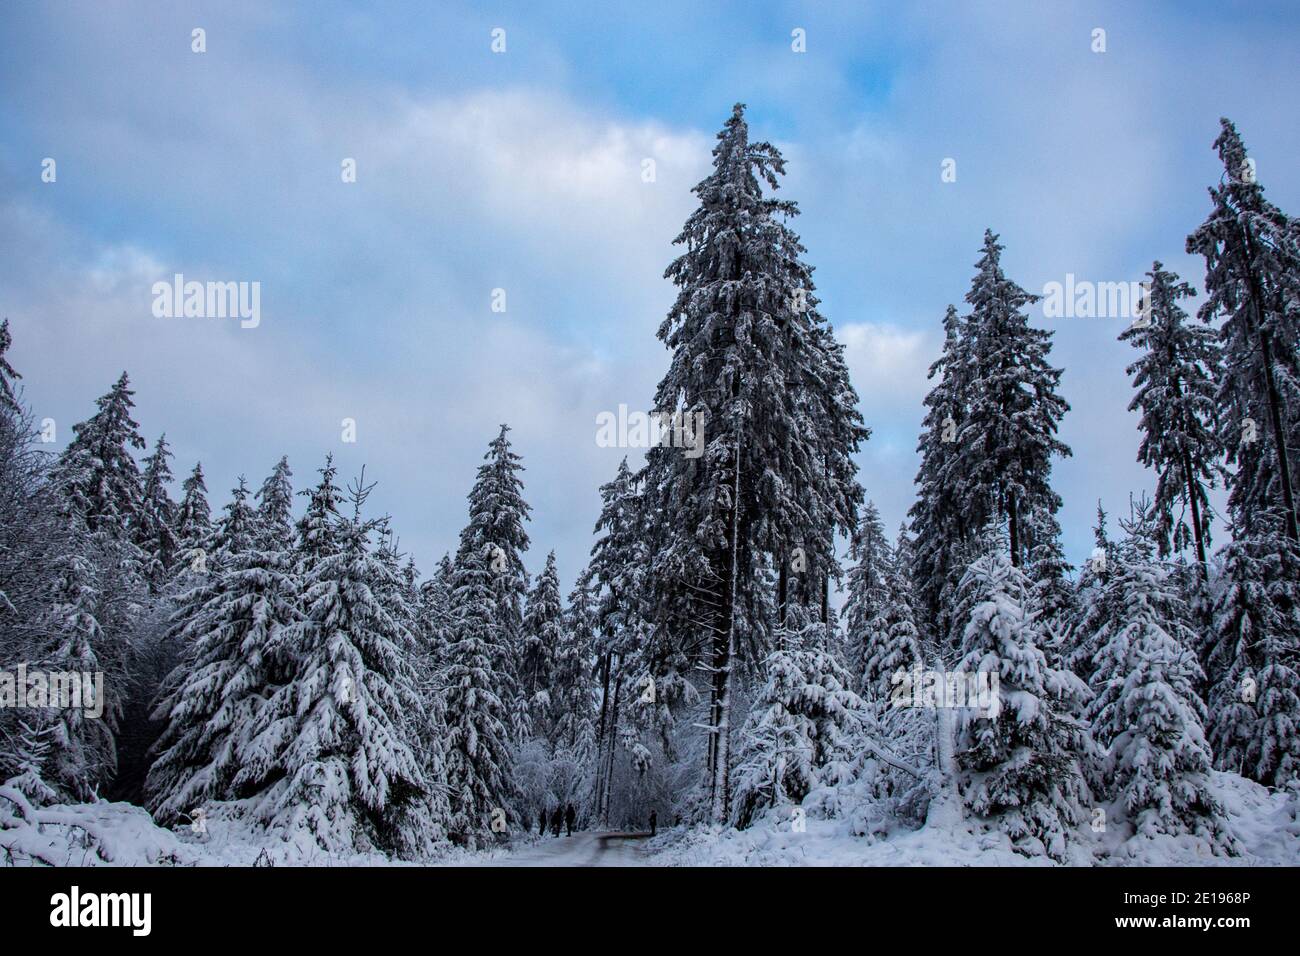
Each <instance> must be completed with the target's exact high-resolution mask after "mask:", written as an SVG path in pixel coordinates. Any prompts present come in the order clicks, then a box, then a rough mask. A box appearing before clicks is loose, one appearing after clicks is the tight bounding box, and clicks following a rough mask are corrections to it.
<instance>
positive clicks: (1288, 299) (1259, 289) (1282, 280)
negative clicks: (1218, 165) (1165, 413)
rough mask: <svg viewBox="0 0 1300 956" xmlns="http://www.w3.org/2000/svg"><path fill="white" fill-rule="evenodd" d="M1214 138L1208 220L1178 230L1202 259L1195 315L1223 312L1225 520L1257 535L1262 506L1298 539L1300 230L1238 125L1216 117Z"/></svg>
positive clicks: (1207, 319)
mask: <svg viewBox="0 0 1300 956" xmlns="http://www.w3.org/2000/svg"><path fill="white" fill-rule="evenodd" d="M1219 124H1220V132H1219V136H1218V138H1217V139H1216V140H1215V141H1214V148H1215V149H1216V150H1218V153H1219V158H1220V159H1221V160H1222V161H1223V168H1224V177H1223V179H1222V180H1221V184H1220V185H1219V186H1218V187H1217V188H1214V187H1211V189H1210V200H1211V202H1212V203H1213V205H1214V208H1213V210H1212V211H1211V212H1210V215H1209V217H1208V218H1207V219H1206V220H1205V222H1203V223H1202V224H1201V225H1200V227H1198V228H1197V229H1196V231H1195V232H1193V233H1192V234H1191V235H1190V236H1188V237H1187V251H1188V252H1189V253H1192V254H1195V255H1201V256H1204V257H1205V269H1206V272H1205V293H1206V298H1205V301H1204V302H1203V303H1202V304H1201V307H1200V309H1199V310H1198V313H1197V314H1198V315H1199V316H1200V318H1201V319H1202V320H1203V321H1205V322H1214V321H1215V320H1217V319H1220V318H1221V319H1222V320H1223V322H1222V325H1220V326H1219V341H1220V342H1221V344H1222V346H1223V353H1222V360H1223V364H1222V372H1221V374H1220V376H1219V380H1218V411H1219V416H1218V422H1219V426H1220V429H1221V433H1220V434H1221V439H1222V442H1223V446H1224V448H1225V450H1226V454H1227V460H1228V462H1229V463H1234V462H1235V463H1236V466H1237V467H1236V471H1235V474H1234V475H1233V477H1232V480H1231V482H1230V484H1229V489H1230V490H1229V495H1228V505H1229V507H1230V508H1231V509H1232V512H1233V525H1234V527H1236V528H1238V529H1239V532H1240V533H1242V534H1246V535H1255V534H1258V533H1259V530H1258V527H1257V525H1258V524H1259V523H1261V522H1263V523H1266V524H1272V522H1270V521H1269V520H1268V519H1267V518H1266V513H1267V512H1270V511H1271V512H1274V513H1276V514H1277V515H1278V516H1279V518H1280V525H1281V529H1280V531H1281V533H1282V534H1285V535H1286V536H1287V537H1289V538H1290V539H1291V540H1292V541H1296V540H1298V539H1300V533H1298V532H1297V527H1296V525H1297V516H1296V508H1297V505H1296V500H1295V499H1296V490H1295V485H1296V472H1297V468H1300V459H1297V457H1296V456H1297V454H1300V228H1297V225H1296V223H1295V221H1294V220H1292V219H1290V218H1289V217H1287V215H1286V214H1285V213H1283V212H1282V211H1281V210H1280V209H1278V208H1277V207H1276V206H1274V205H1273V204H1272V203H1270V202H1269V201H1268V200H1266V199H1265V198H1264V187H1263V186H1261V185H1260V183H1259V180H1258V178H1257V177H1256V175H1255V166H1254V161H1253V160H1250V159H1248V158H1247V156H1246V147H1245V146H1244V145H1243V143H1242V141H1241V137H1240V135H1238V133H1237V128H1236V127H1235V126H1234V125H1233V124H1232V123H1231V122H1229V121H1228V120H1227V119H1221V120H1220V121H1219Z"/></svg>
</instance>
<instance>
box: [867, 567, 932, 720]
mask: <svg viewBox="0 0 1300 956" xmlns="http://www.w3.org/2000/svg"><path fill="white" fill-rule="evenodd" d="M882 571H883V572H884V578H883V580H882V582H881V600H880V601H879V603H878V604H877V606H876V614H875V617H873V618H872V619H871V620H870V621H868V622H867V625H866V629H865V631H864V633H863V641H862V658H861V660H862V673H861V675H860V676H859V683H860V686H861V687H862V696H863V697H865V698H866V699H867V700H871V701H884V700H887V699H888V698H889V694H890V690H891V688H892V687H893V686H894V684H895V683H896V682H895V681H894V680H893V677H894V675H895V674H897V673H898V672H899V671H907V670H910V669H911V668H913V667H915V666H917V665H919V664H921V663H923V657H922V653H921V642H920V632H919V631H918V630H917V627H916V616H915V611H914V609H913V606H912V596H911V593H910V587H909V583H908V581H907V578H906V571H905V570H904V569H903V568H902V567H901V566H900V565H899V563H898V562H897V561H895V560H894V559H893V556H892V555H889V554H888V552H886V558H885V561H884V565H883V567H882Z"/></svg>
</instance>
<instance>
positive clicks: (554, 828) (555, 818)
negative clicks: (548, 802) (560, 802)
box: [551, 807, 561, 836]
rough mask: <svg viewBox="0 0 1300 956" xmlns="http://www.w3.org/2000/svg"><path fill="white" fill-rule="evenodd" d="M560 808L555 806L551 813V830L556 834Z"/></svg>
mask: <svg viewBox="0 0 1300 956" xmlns="http://www.w3.org/2000/svg"><path fill="white" fill-rule="evenodd" d="M560 823H561V818H560V808H559V807H556V808H555V812H554V813H552V814H551V832H552V833H554V834H555V835H556V836H559V835H560Z"/></svg>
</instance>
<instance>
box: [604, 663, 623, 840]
mask: <svg viewBox="0 0 1300 956" xmlns="http://www.w3.org/2000/svg"><path fill="white" fill-rule="evenodd" d="M621 664H622V661H621V659H620V661H619V663H618V664H617V665H615V664H614V663H612V658H611V664H610V670H611V671H613V675H612V677H613V682H614V700H613V703H612V704H611V705H610V712H609V731H608V733H606V735H605V752H606V756H605V760H604V763H605V768H604V777H605V780H604V784H603V785H602V786H601V796H602V798H603V800H604V804H603V805H602V806H601V808H600V822H601V825H602V826H605V827H608V826H609V802H610V801H609V797H610V789H611V788H612V787H613V783H614V749H615V747H616V746H617V744H618V699H619V695H620V693H621V692H622V690H623V681H622V679H621V674H620V673H619V671H621V670H622V666H621Z"/></svg>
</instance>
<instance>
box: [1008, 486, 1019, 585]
mask: <svg viewBox="0 0 1300 956" xmlns="http://www.w3.org/2000/svg"><path fill="white" fill-rule="evenodd" d="M1007 529H1008V530H1009V531H1010V533H1011V566H1012V567H1016V568H1018V567H1020V523H1019V521H1018V520H1017V518H1016V496H1015V495H1014V494H1008V495H1007Z"/></svg>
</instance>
